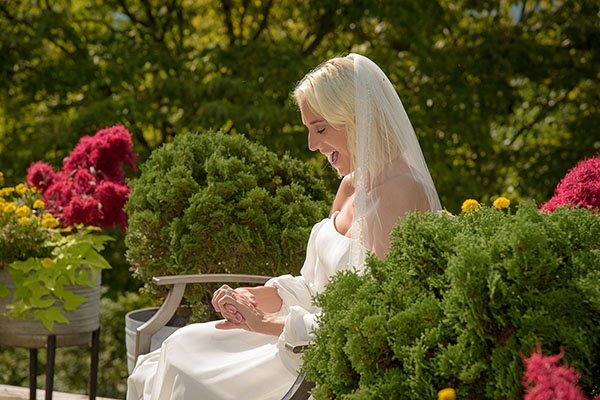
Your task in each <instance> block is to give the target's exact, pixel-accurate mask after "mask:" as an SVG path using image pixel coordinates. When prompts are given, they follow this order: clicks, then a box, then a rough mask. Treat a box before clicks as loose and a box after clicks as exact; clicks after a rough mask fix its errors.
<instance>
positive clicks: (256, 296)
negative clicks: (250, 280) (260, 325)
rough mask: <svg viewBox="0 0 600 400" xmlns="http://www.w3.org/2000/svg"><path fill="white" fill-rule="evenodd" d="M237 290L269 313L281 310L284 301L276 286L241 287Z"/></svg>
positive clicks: (257, 306) (236, 290)
mask: <svg viewBox="0 0 600 400" xmlns="http://www.w3.org/2000/svg"><path fill="white" fill-rule="evenodd" d="M235 292H236V293H238V294H240V295H243V296H246V297H248V298H249V299H250V301H251V302H252V303H253V304H254V305H255V306H256V308H258V309H259V310H261V311H264V312H267V313H274V312H277V311H279V310H280V309H281V304H282V303H283V301H282V300H281V297H279V294H278V293H277V288H276V287H275V286H256V287H241V288H237V289H235Z"/></svg>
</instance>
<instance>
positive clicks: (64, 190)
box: [42, 171, 73, 217]
mask: <svg viewBox="0 0 600 400" xmlns="http://www.w3.org/2000/svg"><path fill="white" fill-rule="evenodd" d="M72 197H73V182H71V181H69V180H68V179H67V174H65V173H64V172H62V171H61V172H57V173H56V174H54V179H53V180H52V184H51V185H50V186H48V188H46V190H44V192H43V193H42V199H43V200H44V203H45V204H46V207H47V208H48V210H49V211H50V212H51V213H52V214H54V215H55V216H57V217H60V215H61V214H62V209H63V208H64V206H66V205H67V204H69V202H70V201H71V198H72Z"/></svg>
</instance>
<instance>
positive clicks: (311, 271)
mask: <svg viewBox="0 0 600 400" xmlns="http://www.w3.org/2000/svg"><path fill="white" fill-rule="evenodd" d="M294 97H295V98H296V101H297V103H298V105H299V107H300V111H301V114H302V122H303V124H304V125H306V127H307V128H308V147H309V148H310V149H311V150H312V151H317V150H318V151H320V152H321V153H322V154H324V155H325V156H327V159H328V160H329V162H330V163H331V165H332V166H333V167H334V168H335V169H336V170H337V171H338V173H339V175H340V176H342V177H343V179H342V181H341V183H340V186H339V189H338V191H337V194H336V197H335V200H334V202H333V206H332V208H331V213H330V215H329V218H326V219H324V220H322V221H321V222H319V223H317V224H316V225H315V226H314V227H313V229H312V232H311V235H310V238H309V241H308V246H307V250H306V260H305V261H304V265H303V267H302V270H301V272H300V273H301V275H300V276H296V277H293V276H291V275H284V276H280V277H277V278H273V279H271V280H270V281H268V282H267V283H266V284H265V285H264V286H261V287H255V288H238V289H235V290H233V289H232V288H230V287H229V286H227V285H224V286H222V287H221V288H220V289H218V290H217V291H216V292H215V294H214V296H213V300H212V304H213V306H214V308H215V310H216V311H218V312H220V313H221V314H222V315H223V317H225V319H224V320H221V321H216V322H215V321H213V322H207V323H203V324H192V325H189V326H187V327H185V328H182V329H179V330H178V331H176V332H175V333H174V334H173V335H172V336H171V337H170V338H168V339H167V340H166V341H165V342H164V343H163V345H162V348H161V349H159V350H156V351H155V352H152V353H150V354H147V355H144V356H142V357H140V358H139V359H138V362H137V364H136V366H135V369H134V371H133V373H132V374H131V376H130V377H129V379H128V392H127V399H128V400H137V399H142V398H143V399H145V400H146V399H154V400H166V399H242V398H243V399H260V400H265V399H280V398H281V397H282V396H283V395H284V394H285V393H286V392H287V390H288V389H289V388H290V386H291V385H292V383H293V382H294V380H295V378H296V376H297V371H298V368H299V366H300V362H301V359H300V356H299V355H296V354H292V353H291V352H289V351H286V350H285V343H286V342H292V343H293V342H299V341H309V340H310V339H311V338H313V335H312V330H313V329H314V328H315V327H316V323H315V315H316V314H318V312H319V310H318V309H316V308H315V306H314V305H313V303H312V302H311V299H312V297H313V296H314V295H315V294H316V293H319V292H321V291H322V290H323V289H324V288H325V285H326V284H327V282H328V279H329V277H331V276H332V275H333V274H335V272H337V271H340V270H345V269H352V268H354V269H356V270H358V271H360V269H361V268H362V265H363V262H364V259H365V256H366V254H367V253H368V252H369V251H370V252H371V253H372V254H374V255H375V256H376V257H378V258H380V259H383V258H384V257H385V255H386V253H387V252H388V250H389V234H390V232H391V231H392V229H393V228H394V226H395V225H396V223H397V222H398V220H399V218H402V217H403V216H404V214H405V213H407V212H410V211H420V212H425V211H433V212H438V211H439V210H440V209H441V207H440V202H439V199H438V196H437V193H436V190H435V187H434V184H433V182H432V180H431V176H430V174H429V170H428V169H427V166H426V164H425V161H424V159H423V155H422V153H421V149H420V146H419V143H418V141H417V138H416V135H415V133H414V130H413V128H412V126H411V124H410V121H409V119H408V116H407V115H406V112H405V110H404V107H403V106H402V102H401V101H400V98H399V97H398V95H397V94H396V92H395V90H394V88H393V86H392V84H391V83H390V81H389V80H388V78H387V76H386V75H385V74H384V73H383V71H381V69H380V68H379V67H378V66H377V65H376V64H375V63H374V62H373V61H371V60H370V59H368V58H366V57H364V56H361V55H358V54H350V55H348V56H346V57H341V58H333V59H331V60H329V61H326V62H325V63H323V64H321V65H319V66H318V67H317V68H315V69H314V70H313V71H311V72H310V73H308V74H307V75H306V76H305V77H304V78H303V79H302V80H301V81H300V83H299V84H298V86H297V87H296V89H295V91H294Z"/></svg>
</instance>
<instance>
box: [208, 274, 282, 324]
mask: <svg viewBox="0 0 600 400" xmlns="http://www.w3.org/2000/svg"><path fill="white" fill-rule="evenodd" d="M273 290H274V288H270V287H265V286H263V287H260V288H237V289H235V290H234V289H232V288H231V287H229V286H227V285H223V286H221V287H220V288H219V289H217V291H215V293H214V295H213V298H212V302H211V303H212V305H213V307H214V309H215V311H217V312H220V313H221V314H222V315H223V317H224V318H225V320H224V321H219V322H217V323H216V325H215V327H216V328H217V329H245V330H247V331H251V332H257V333H264V334H267V335H275V336H279V335H280V334H281V332H282V331H283V325H284V318H283V317H277V316H274V315H270V314H269V313H268V312H272V311H276V310H278V309H279V308H280V307H281V299H280V298H279V296H277V295H276V290H274V293H275V296H276V299H275V303H277V301H278V302H279V306H276V309H274V307H275V306H273V305H272V304H271V303H272V299H268V297H266V296H264V295H262V296H261V300H264V299H268V301H266V302H267V303H269V304H264V305H259V302H258V299H257V296H255V293H264V292H266V291H269V292H273ZM270 296H271V297H273V294H271V295H270ZM271 309H273V310H271ZM265 311H267V312H265Z"/></svg>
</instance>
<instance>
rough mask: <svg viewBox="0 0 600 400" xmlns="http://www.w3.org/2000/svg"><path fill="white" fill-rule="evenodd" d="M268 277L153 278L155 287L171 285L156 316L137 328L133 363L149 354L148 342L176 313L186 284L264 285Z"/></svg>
mask: <svg viewBox="0 0 600 400" xmlns="http://www.w3.org/2000/svg"><path fill="white" fill-rule="evenodd" d="M269 279H271V278H270V277H268V276H261V275H243V274H194V275H172V276H155V277H154V278H152V282H153V283H154V284H155V285H157V286H164V285H172V287H171V288H170V289H169V293H168V294H167V297H166V298H165V301H164V302H163V304H162V305H161V306H160V308H159V309H158V311H157V312H156V314H154V315H153V316H152V318H150V319H149V320H148V321H147V322H146V323H144V324H143V325H142V326H140V327H139V328H137V332H136V337H135V361H136V362H137V359H138V357H139V356H140V355H141V354H146V353H148V352H150V341H151V339H152V335H154V334H155V333H156V332H158V330H159V329H160V328H162V327H163V326H165V325H166V324H167V322H169V320H170V319H171V317H172V316H173V315H174V314H175V311H177V308H178V307H179V304H180V303H181V299H182V298H183V293H184V291H185V287H186V285H187V284H188V283H207V282H237V283H265V282H267V281H268V280H269Z"/></svg>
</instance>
